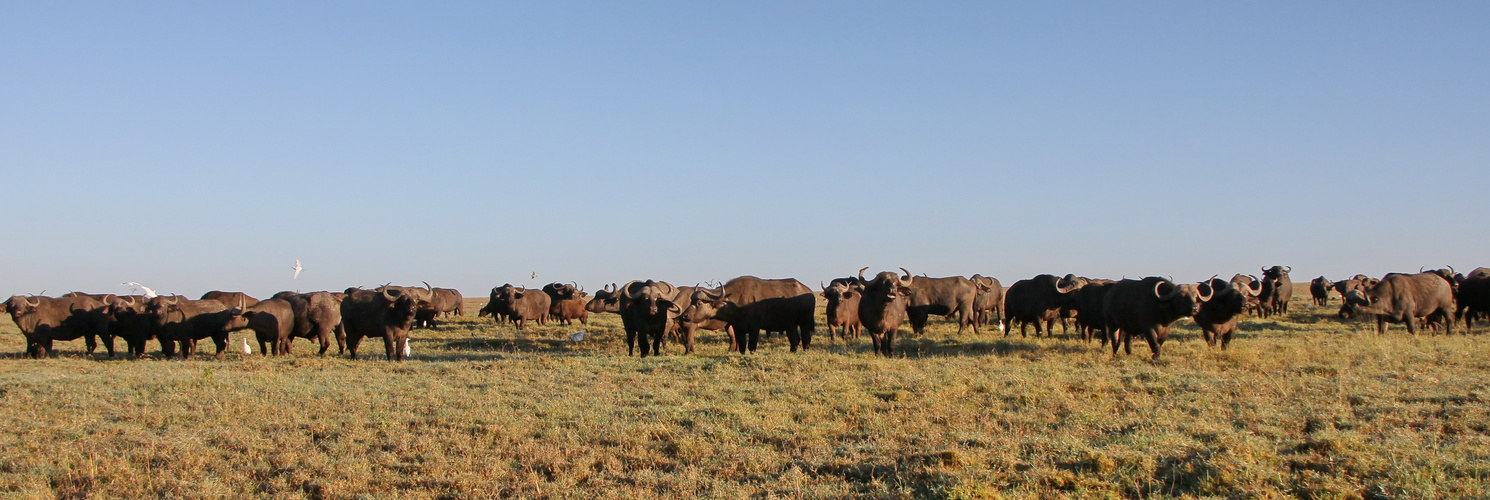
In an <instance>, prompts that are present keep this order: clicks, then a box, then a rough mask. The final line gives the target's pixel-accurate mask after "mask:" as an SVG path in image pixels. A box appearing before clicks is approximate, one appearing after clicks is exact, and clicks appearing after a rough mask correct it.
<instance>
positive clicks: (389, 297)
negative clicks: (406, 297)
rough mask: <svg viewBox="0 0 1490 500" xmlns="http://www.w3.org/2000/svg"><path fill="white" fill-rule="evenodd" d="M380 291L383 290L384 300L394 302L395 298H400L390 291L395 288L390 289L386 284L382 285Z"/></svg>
mask: <svg viewBox="0 0 1490 500" xmlns="http://www.w3.org/2000/svg"><path fill="white" fill-rule="evenodd" d="M379 291H380V292H382V294H383V299H384V300H387V301H389V302H393V301H395V300H398V296H396V295H394V294H392V293H389V292H392V291H393V290H389V289H388V287H387V286H386V285H385V286H382V287H379Z"/></svg>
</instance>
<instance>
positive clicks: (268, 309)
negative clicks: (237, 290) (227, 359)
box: [223, 299, 295, 356]
mask: <svg viewBox="0 0 1490 500" xmlns="http://www.w3.org/2000/svg"><path fill="white" fill-rule="evenodd" d="M229 314H230V317H229V318H228V322H227V323H226V324H224V325H223V330H224V331H228V332H236V331H238V330H245V329H248V330H253V331H254V338H255V339H256V340H258V341H259V354H269V353H271V352H272V353H274V355H275V356H278V355H281V354H289V353H290V334H291V333H294V331H295V310H294V308H292V307H290V302H289V301H286V300H284V299H269V300H265V301H262V302H259V303H257V304H254V305H252V306H248V307H247V308H244V307H242V306H239V307H234V308H232V309H230V310H229ZM266 345H267V348H266Z"/></svg>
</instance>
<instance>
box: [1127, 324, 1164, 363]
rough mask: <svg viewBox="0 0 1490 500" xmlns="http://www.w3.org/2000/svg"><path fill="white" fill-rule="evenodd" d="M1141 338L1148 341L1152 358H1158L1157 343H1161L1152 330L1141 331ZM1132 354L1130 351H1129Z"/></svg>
mask: <svg viewBox="0 0 1490 500" xmlns="http://www.w3.org/2000/svg"><path fill="white" fill-rule="evenodd" d="M1143 340H1146V341H1148V343H1149V351H1150V352H1152V353H1153V355H1152V356H1151V358H1152V359H1159V344H1161V343H1163V342H1162V341H1161V340H1159V337H1158V335H1157V334H1155V332H1154V331H1153V330H1149V331H1146V332H1143ZM1129 354H1132V353H1129Z"/></svg>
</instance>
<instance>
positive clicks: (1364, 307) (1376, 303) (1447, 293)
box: [1340, 273, 1454, 334]
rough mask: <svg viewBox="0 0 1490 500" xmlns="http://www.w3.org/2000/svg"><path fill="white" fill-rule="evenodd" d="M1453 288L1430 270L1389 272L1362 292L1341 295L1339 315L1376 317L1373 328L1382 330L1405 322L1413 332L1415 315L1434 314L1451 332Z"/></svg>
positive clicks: (1419, 317)
mask: <svg viewBox="0 0 1490 500" xmlns="http://www.w3.org/2000/svg"><path fill="white" fill-rule="evenodd" d="M1453 312H1454V292H1453V289H1452V288H1451V287H1450V285H1449V281H1448V280H1445V279H1443V277H1442V276H1439V275H1437V274H1434V273H1418V274H1398V273H1392V274H1388V275H1386V277H1384V278H1382V279H1381V282H1380V283H1377V284H1376V286H1374V287H1371V288H1370V289H1369V290H1366V291H1365V292H1361V291H1353V292H1351V294H1350V295H1347V296H1346V297H1345V305H1344V306H1341V308H1340V315H1341V317H1347V318H1348V317H1352V316H1357V315H1362V314H1371V315H1374V316H1375V317H1376V332H1377V333H1386V331H1387V323H1406V324H1407V331H1408V332H1409V333H1412V334H1417V333H1418V330H1417V325H1416V324H1415V321H1416V320H1418V319H1424V320H1426V319H1427V318H1429V317H1436V318H1434V319H1435V320H1442V321H1443V323H1444V324H1445V325H1446V326H1447V327H1448V333H1453V332H1454V330H1453V321H1451V320H1449V318H1450V317H1451V316H1450V315H1451V314H1453Z"/></svg>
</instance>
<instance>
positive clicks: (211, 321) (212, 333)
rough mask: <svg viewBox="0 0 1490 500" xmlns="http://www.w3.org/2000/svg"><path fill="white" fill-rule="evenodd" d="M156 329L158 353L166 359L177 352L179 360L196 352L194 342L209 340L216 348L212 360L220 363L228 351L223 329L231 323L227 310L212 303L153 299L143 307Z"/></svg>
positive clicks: (219, 304)
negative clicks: (157, 329) (160, 352)
mask: <svg viewBox="0 0 1490 500" xmlns="http://www.w3.org/2000/svg"><path fill="white" fill-rule="evenodd" d="M145 314H149V315H150V317H151V318H152V319H153V320H154V321H155V326H156V327H157V328H159V331H158V334H157V337H158V338H159V339H160V345H161V350H162V351H164V354H165V355H166V357H170V356H171V355H173V354H175V352H174V350H175V349H176V348H178V347H179V348H180V349H181V359H188V358H190V357H191V355H193V354H196V352H197V341H199V340H202V339H206V338H211V339H212V342H213V344H216V346H217V352H216V353H214V354H213V358H214V359H222V354H223V351H226V350H227V348H228V332H227V331H226V330H225V329H224V328H223V325H225V324H227V322H228V320H229V319H231V313H230V311H229V310H228V307H227V306H225V305H223V303H222V302H218V301H216V300H188V299H185V298H182V297H180V296H170V297H166V296H157V297H155V298H152V299H150V302H149V303H147V304H146V305H145Z"/></svg>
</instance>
